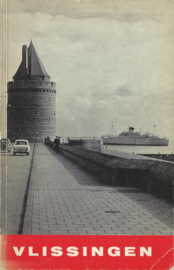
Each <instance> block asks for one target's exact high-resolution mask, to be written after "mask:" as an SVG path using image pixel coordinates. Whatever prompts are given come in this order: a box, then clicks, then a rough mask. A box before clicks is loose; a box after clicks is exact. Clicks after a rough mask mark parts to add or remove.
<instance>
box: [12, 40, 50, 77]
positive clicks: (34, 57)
mask: <svg viewBox="0 0 174 270" xmlns="http://www.w3.org/2000/svg"><path fill="white" fill-rule="evenodd" d="M13 79H14V81H18V80H27V79H30V80H34V79H36V80H39V81H49V80H50V76H49V75H48V73H47V71H46V69H45V68H44V65H43V64H42V61H41V59H40V57H39V55H38V54H37V52H36V49H35V47H34V45H33V43H32V41H31V42H30V46H29V48H27V46H26V45H23V46H22V62H21V64H20V66H19V68H18V70H17V72H16V74H15V75H14V76H13Z"/></svg>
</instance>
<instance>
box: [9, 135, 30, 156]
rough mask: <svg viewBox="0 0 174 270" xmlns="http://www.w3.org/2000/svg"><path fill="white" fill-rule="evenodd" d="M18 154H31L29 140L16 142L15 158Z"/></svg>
mask: <svg viewBox="0 0 174 270" xmlns="http://www.w3.org/2000/svg"><path fill="white" fill-rule="evenodd" d="M17 153H19V154H26V155H27V156H28V155H29V154H30V145H29V142H28V141H27V140H23V139H20V140H16V141H15V143H14V147H13V155H14V156H15V155H16V154H17Z"/></svg>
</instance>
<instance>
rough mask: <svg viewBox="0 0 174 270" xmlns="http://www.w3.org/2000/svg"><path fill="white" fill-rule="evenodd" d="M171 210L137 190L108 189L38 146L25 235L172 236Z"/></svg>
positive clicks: (168, 206) (69, 163)
mask: <svg viewBox="0 0 174 270" xmlns="http://www.w3.org/2000/svg"><path fill="white" fill-rule="evenodd" d="M172 227H173V207H172V205H171V204H170V203H168V202H165V201H164V200H162V199H159V198H157V197H155V196H154V195H151V194H146V193H143V192H141V191H140V190H138V189H136V188H128V187H117V186H109V185H104V184H103V183H101V182H100V181H99V180H98V179H97V178H96V177H94V176H93V175H91V174H90V173H88V172H87V171H85V170H84V169H83V168H82V167H80V166H79V165H78V164H75V163H74V162H72V161H71V160H69V159H67V158H66V157H64V156H63V155H60V154H58V153H55V152H54V150H53V149H50V148H49V147H48V146H45V145H43V144H39V145H38V146H37V147H36V148H35V155H34V161H33V167H32V173H31V182H30V190H29V195H28V203H27V209H26V215H25V222H24V229H23V234H41V235H44V234H47V235H52V234H53V235H54V234H56V235H67V234H71V235H88V234H89V235H172V234H173V228H172Z"/></svg>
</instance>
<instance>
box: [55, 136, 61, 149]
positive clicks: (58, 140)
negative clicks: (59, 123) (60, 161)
mask: <svg viewBox="0 0 174 270" xmlns="http://www.w3.org/2000/svg"><path fill="white" fill-rule="evenodd" d="M59 144H60V139H59V137H58V136H56V138H55V140H54V145H55V150H56V152H58V150H59Z"/></svg>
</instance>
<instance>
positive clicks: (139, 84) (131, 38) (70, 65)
mask: <svg viewBox="0 0 174 270" xmlns="http://www.w3.org/2000/svg"><path fill="white" fill-rule="evenodd" d="M173 26H174V1H172V0H156V1H153V0H151V1H149V0H147V1H145V0H138V1H137V0H67V1H66V0H39V1H38V0H34V1H31V0H30V1H26V0H9V1H8V81H11V80H12V76H14V74H15V72H16V70H17V68H18V66H19V64H20V62H21V48H22V45H25V44H26V45H29V43H30V40H31V39H32V41H33V44H34V46H35V48H36V51H37V52H38V54H39V56H40V58H41V60H42V62H43V64H44V66H45V68H46V70H47V72H48V74H49V75H50V76H51V81H54V82H56V84H57V112H56V115H57V134H58V135H62V136H101V135H103V134H107V132H108V131H109V129H110V125H111V122H112V121H114V123H115V129H116V132H117V133H120V132H121V131H122V130H123V129H124V130H126V128H127V127H128V126H133V127H135V128H136V130H139V128H140V127H141V126H142V124H143V128H142V131H143V130H144V131H147V128H148V129H149V131H153V128H152V126H153V125H154V123H155V124H156V126H157V128H156V132H157V133H158V131H159V130H160V131H159V134H160V135H165V136H172V135H173V134H174V27H173Z"/></svg>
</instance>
